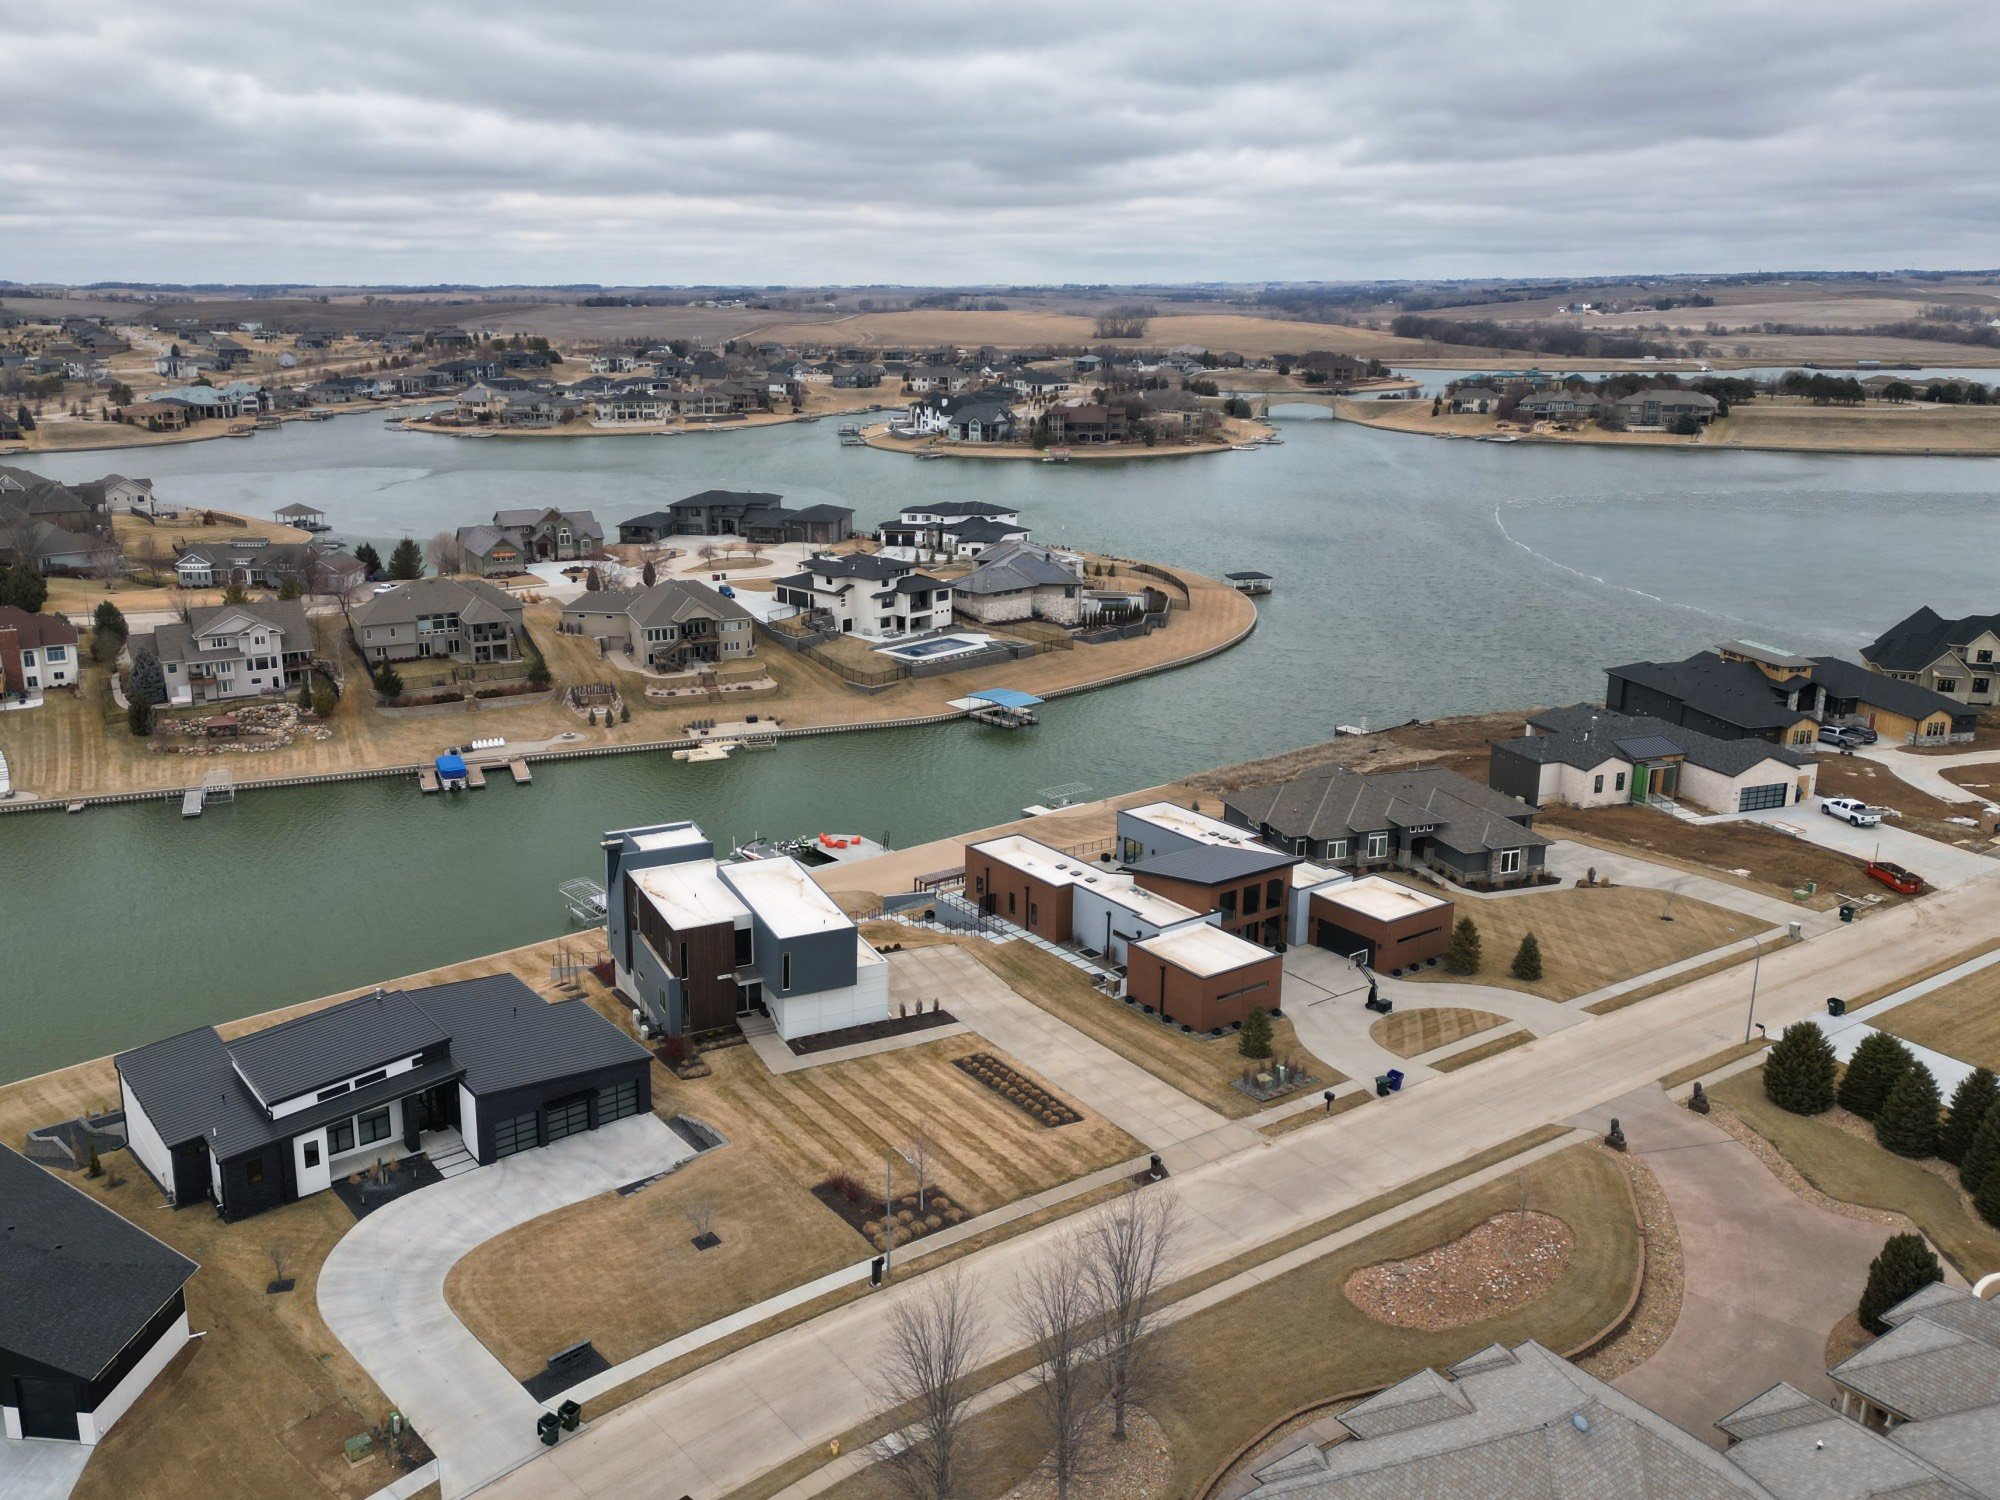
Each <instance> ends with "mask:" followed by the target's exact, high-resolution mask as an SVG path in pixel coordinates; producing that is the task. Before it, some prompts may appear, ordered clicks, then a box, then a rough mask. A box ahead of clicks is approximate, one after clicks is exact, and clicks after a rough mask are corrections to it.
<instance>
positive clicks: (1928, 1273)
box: [1860, 1234, 1944, 1334]
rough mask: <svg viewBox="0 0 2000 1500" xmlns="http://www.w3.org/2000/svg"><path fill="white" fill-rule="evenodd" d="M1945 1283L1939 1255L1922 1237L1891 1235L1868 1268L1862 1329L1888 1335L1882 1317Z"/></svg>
mask: <svg viewBox="0 0 2000 1500" xmlns="http://www.w3.org/2000/svg"><path fill="white" fill-rule="evenodd" d="M1942 1280H1944V1267H1943V1266H1941V1265H1939V1264H1938V1258H1937V1253H1936V1252H1935V1251H1934V1250H1932V1249H1931V1247H1930V1246H1929V1245H1927V1244H1925V1243H1924V1237H1923V1236H1922V1235H1920V1234H1892V1235H1890V1236H1889V1238H1888V1240H1887V1241H1886V1242H1885V1243H1884V1244H1883V1246H1882V1253H1881V1254H1880V1255H1878V1256H1876V1257H1875V1260H1874V1262H1873V1263H1872V1264H1871V1265H1870V1266H1869V1267H1868V1285H1867V1286H1866V1287H1865V1288H1863V1290H1862V1293H1861V1307H1860V1313H1861V1326H1862V1327H1863V1328H1865V1329H1867V1330H1868V1331H1869V1332H1870V1333H1876V1334H1881V1333H1887V1332H1888V1331H1889V1325H1888V1324H1887V1323H1884V1322H1883V1321H1882V1314H1883V1313H1885V1312H1887V1311H1888V1310H1889V1309H1890V1308H1892V1307H1894V1306H1895V1305H1896V1304H1897V1303H1898V1302H1901V1301H1902V1300H1903V1299H1904V1298H1905V1297H1909V1296H1913V1295H1914V1294H1916V1293H1918V1292H1921V1291H1922V1290H1923V1289H1924V1288H1925V1287H1927V1286H1929V1285H1930V1284H1931V1283H1932V1282H1933V1281H1942Z"/></svg>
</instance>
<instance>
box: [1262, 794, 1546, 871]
mask: <svg viewBox="0 0 2000 1500" xmlns="http://www.w3.org/2000/svg"><path fill="white" fill-rule="evenodd" d="M1535 814H1536V809H1535V808H1533V807H1531V806H1529V805H1528V804H1527V803H1526V802H1523V801H1522V800H1521V799H1520V798H1518V797H1512V796H1508V795H1507V794H1505V793H1503V792H1497V791H1494V790H1493V789H1492V788H1490V787H1484V786H1481V785H1480V784H1479V783H1478V782H1476V781H1472V780H1470V779H1469V778H1467V777H1464V776H1461V775H1459V774H1458V773H1457V772H1456V771H1447V770H1444V769H1442V768H1441V767H1437V766H1422V767H1417V768H1414V769H1409V770H1388V771H1374V772H1367V773H1364V772H1360V771H1350V770H1348V769H1347V768H1346V767H1344V766H1320V767H1316V768H1314V769H1312V770H1308V771H1304V772H1301V773H1300V774H1299V775H1297V776H1293V777H1290V778H1288V779H1286V780H1284V781H1274V782H1268V783H1266V784H1264V785H1261V786H1252V787H1244V788H1242V789H1240V790H1237V791H1232V792H1229V793H1226V794H1225V795H1224V797H1223V817H1224V818H1225V819H1226V820H1227V821H1228V822H1231V823H1234V824H1235V825H1237V826H1238V827H1239V828H1249V829H1254V830H1255V831H1256V832H1257V833H1258V834H1259V835H1261V836H1262V838H1263V839H1264V841H1265V842H1267V843H1269V844H1271V845H1272V846H1274V847H1275V848H1279V849H1289V850H1291V851H1292V852H1293V853H1295V854H1298V855H1299V856H1301V857H1302V858H1307V859H1311V860H1313V861H1315V862H1316V863H1318V864H1321V865H1326V866H1329V867H1332V868H1335V869H1347V870H1352V871H1354V872H1356V873H1365V872H1367V871H1370V870H1378V869H1388V868H1394V867H1402V868H1405V869H1418V870H1432V871H1435V872H1438V873H1442V874H1444V875H1446V876H1448V877H1449V878H1451V879H1453V880H1457V881H1459V882H1461V883H1464V882H1468V881H1469V882H1475V883H1478V884H1482V885H1502V886H1504V885H1519V884H1523V883H1526V882H1528V881H1530V880H1532V879H1534V878H1535V877H1536V876H1538V875H1539V873H1540V871H1541V868H1542V864H1543V861H1544V859H1545V857H1546V855H1547V851H1548V845H1549V840H1548V839H1547V838H1546V837H1544V836H1543V835H1542V834H1539V833H1536V832H1535V831H1534V821H1535Z"/></svg>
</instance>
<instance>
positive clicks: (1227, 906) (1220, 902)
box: [1215, 891, 1236, 917]
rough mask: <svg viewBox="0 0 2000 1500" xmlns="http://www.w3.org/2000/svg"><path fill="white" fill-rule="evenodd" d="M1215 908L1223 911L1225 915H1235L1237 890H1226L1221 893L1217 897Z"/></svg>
mask: <svg viewBox="0 0 2000 1500" xmlns="http://www.w3.org/2000/svg"><path fill="white" fill-rule="evenodd" d="M1215 909H1216V910H1217V911H1219V912H1221V913H1222V914H1223V915H1224V916H1225V917H1233V916H1235V915H1236V892H1234V891H1224V892H1223V893H1222V894H1221V895H1219V896H1217V897H1216V898H1215Z"/></svg>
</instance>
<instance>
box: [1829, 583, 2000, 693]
mask: <svg viewBox="0 0 2000 1500" xmlns="http://www.w3.org/2000/svg"><path fill="white" fill-rule="evenodd" d="M1861 660H1862V661H1863V662H1864V663H1865V664H1866V665H1867V667H1868V670H1869V671H1871V672H1878V673H1880V674H1881V675H1882V676H1884V677H1888V678H1892V679H1894V680H1895V681H1898V682H1910V683H1915V684H1916V685H1917V686H1919V687H1924V688H1929V689H1930V690H1931V691H1932V692H1934V693H1941V694H1943V695H1944V696H1945V697H1947V698H1952V699H1955V700H1957V701H1958V702H1960V703H1963V704H1966V705H1968V706H1971V707H1975V708H1987V707H1991V706H1992V705H1993V704H1995V703H2000V670H1996V661H1997V660H2000V615H1965V616H1963V617H1961V618H1959V619H1956V620H1947V619H1945V618H1944V617H1943V616H1942V615H1940V614H1939V613H1938V612H1937V611H1936V610H1934V609H1932V608H1931V607H1930V606H1929V605H1925V606H1924V607H1923V608H1922V609H1919V610H1917V611H1916V612H1915V613H1914V614H1911V615H1908V616H1905V617H1904V618H1903V619H1901V620H1899V621H1897V622H1896V623H1895V624H1894V625H1891V626H1890V627H1889V628H1888V629H1887V630H1885V631H1883V632H1882V634H1881V635H1879V636H1877V637H1876V638H1875V640H1874V641H1873V642H1871V643H1870V644H1868V645H1866V646H1863V647H1862V648H1861Z"/></svg>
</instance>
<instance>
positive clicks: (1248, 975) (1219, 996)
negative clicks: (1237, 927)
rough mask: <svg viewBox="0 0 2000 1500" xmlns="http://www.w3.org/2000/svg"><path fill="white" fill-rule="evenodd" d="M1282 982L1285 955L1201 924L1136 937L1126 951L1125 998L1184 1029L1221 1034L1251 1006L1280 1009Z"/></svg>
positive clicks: (1243, 1016)
mask: <svg viewBox="0 0 2000 1500" xmlns="http://www.w3.org/2000/svg"><path fill="white" fill-rule="evenodd" d="M1284 984H1285V961H1284V959H1282V958H1281V957H1279V956H1278V955H1277V954H1276V953H1274V952H1272V951H1271V950H1270V949H1269V948H1265V947H1261V946H1259V945H1258V944H1256V943H1253V942H1249V941H1247V940H1246V939H1244V938H1241V937H1238V936H1237V935H1236V934H1235V933H1232V932H1229V931H1226V930H1225V929H1223V928H1220V927H1211V926H1209V925H1207V924H1206V923H1202V922H1196V923H1193V924H1190V925H1188V926H1184V927H1179V928H1176V929H1174V930H1173V931H1172V932H1163V933H1160V934H1158V935H1157V936H1154V937H1148V938H1139V939H1136V940H1134V941H1133V942H1132V943H1131V944H1130V945H1129V946H1128V947H1127V950H1126V958H1125V995H1126V998H1127V999H1129V1000H1133V1001H1136V1002H1137V1003H1139V1004H1140V1005H1143V1006H1146V1007H1147V1008H1148V1009H1151V1010H1154V1011H1157V1012H1158V1013H1159V1017H1160V1019H1161V1020H1162V1021H1165V1022H1168V1023H1169V1024H1172V1025H1177V1026H1179V1027H1180V1028H1181V1029H1182V1030H1183V1031H1205V1032H1208V1033H1209V1034H1210V1035H1214V1036H1219V1035H1220V1034H1221V1033H1222V1032H1223V1031H1224V1029H1226V1028H1229V1027H1240V1026H1241V1025H1242V1024H1243V1022H1244V1020H1245V1018H1246V1017H1248V1016H1249V1014H1250V1012H1251V1011H1252V1010H1253V1009H1262V1010H1264V1011H1265V1012H1267V1013H1268V1012H1272V1011H1278V1010H1280V1009H1281V1007H1282V1006H1283V1004H1284Z"/></svg>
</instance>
